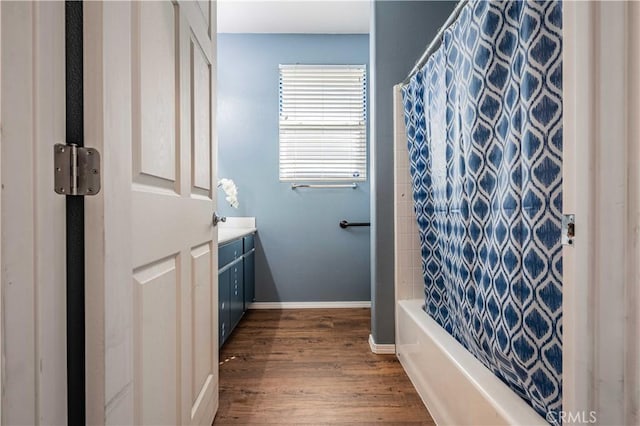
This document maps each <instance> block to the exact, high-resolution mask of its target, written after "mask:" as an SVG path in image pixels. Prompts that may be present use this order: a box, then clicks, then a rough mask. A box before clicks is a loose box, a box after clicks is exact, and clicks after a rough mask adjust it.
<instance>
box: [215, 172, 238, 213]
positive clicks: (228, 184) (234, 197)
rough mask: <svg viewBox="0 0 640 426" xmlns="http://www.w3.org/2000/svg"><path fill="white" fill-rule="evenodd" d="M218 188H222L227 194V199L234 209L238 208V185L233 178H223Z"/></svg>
mask: <svg viewBox="0 0 640 426" xmlns="http://www.w3.org/2000/svg"><path fill="white" fill-rule="evenodd" d="M218 188H222V190H223V191H224V193H225V194H226V197H225V200H227V203H229V205H230V206H231V207H233V208H234V209H237V208H238V206H239V205H240V203H238V187H237V186H236V184H235V183H234V182H233V180H231V179H226V178H222V179H220V180H219V181H218Z"/></svg>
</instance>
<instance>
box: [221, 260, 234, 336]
mask: <svg viewBox="0 0 640 426" xmlns="http://www.w3.org/2000/svg"><path fill="white" fill-rule="evenodd" d="M230 277H231V272H230V271H229V269H227V270H226V271H223V272H220V273H218V346H219V347H222V344H223V343H224V342H225V340H227V337H228V336H229V333H230V332H231V327H230V316H229V302H230V293H229V282H230V281H231V280H230Z"/></svg>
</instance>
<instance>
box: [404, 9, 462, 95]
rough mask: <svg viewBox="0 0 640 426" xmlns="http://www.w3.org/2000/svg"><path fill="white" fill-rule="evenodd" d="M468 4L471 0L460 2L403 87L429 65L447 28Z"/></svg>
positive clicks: (412, 69) (405, 80)
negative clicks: (422, 68) (425, 65)
mask: <svg viewBox="0 0 640 426" xmlns="http://www.w3.org/2000/svg"><path fill="white" fill-rule="evenodd" d="M468 2H469V0H460V1H459V2H458V4H457V5H456V8H455V9H453V12H451V15H449V17H448V18H447V20H446V21H445V23H444V25H442V26H441V27H440V29H439V30H438V33H437V34H436V36H435V37H434V38H433V40H432V41H431V43H429V45H428V46H427V48H426V49H425V50H424V53H423V54H422V56H420V59H418V62H416V64H415V65H414V66H413V68H411V71H410V72H409V75H407V78H405V79H404V80H403V81H402V85H403V86H404V85H406V84H407V83H408V82H409V80H411V77H413V76H414V75H415V73H417V72H418V71H419V70H420V68H421V67H422V66H423V65H424V64H426V63H427V59H429V57H430V56H431V54H433V52H435V50H436V49H437V48H438V47H439V46H440V44H441V43H442V38H443V37H444V32H445V31H446V30H447V28H449V27H450V26H451V24H453V21H455V20H456V18H457V17H458V16H459V15H460V13H461V12H462V8H463V7H464V6H465V5H466V4H467V3H468Z"/></svg>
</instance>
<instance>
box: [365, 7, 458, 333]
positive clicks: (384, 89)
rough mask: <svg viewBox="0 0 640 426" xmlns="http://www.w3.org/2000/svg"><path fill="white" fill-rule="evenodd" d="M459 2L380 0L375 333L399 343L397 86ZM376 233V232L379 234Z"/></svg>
mask: <svg viewBox="0 0 640 426" xmlns="http://www.w3.org/2000/svg"><path fill="white" fill-rule="evenodd" d="M455 5H456V2H450V1H449V2H447V1H376V2H375V3H374V5H373V20H372V28H371V34H370V36H371V64H372V66H371V67H372V79H371V80H372V81H371V88H372V90H371V104H372V105H373V107H372V111H371V115H372V118H373V121H372V123H375V124H374V125H373V126H372V128H371V146H372V148H371V163H372V164H374V165H375V166H374V167H372V168H375V175H373V176H372V182H373V185H372V187H373V188H374V192H373V193H372V196H371V216H372V219H373V220H372V228H371V232H372V234H371V235H372V245H371V260H372V262H371V268H372V269H371V276H372V280H371V287H372V288H371V301H372V312H371V334H372V336H373V339H374V341H375V342H376V343H379V344H388V343H394V340H395V336H394V335H395V331H394V322H393V320H392V318H394V307H395V306H394V304H395V302H394V299H395V297H394V265H393V257H394V250H393V239H394V235H393V202H394V201H393V86H394V85H396V84H398V83H400V82H401V81H402V80H404V78H405V77H406V76H407V73H408V72H409V71H410V70H411V68H413V65H414V64H415V62H416V61H417V60H418V58H419V57H420V56H421V55H422V52H423V51H424V49H425V47H426V46H427V45H428V44H429V43H430V42H431V40H433V38H434V37H435V35H436V33H437V32H438V29H439V28H440V27H441V26H442V25H443V24H444V22H445V21H446V20H447V18H448V17H449V15H450V14H451V12H452V11H453V9H454V8H455ZM374 236H375V237H374Z"/></svg>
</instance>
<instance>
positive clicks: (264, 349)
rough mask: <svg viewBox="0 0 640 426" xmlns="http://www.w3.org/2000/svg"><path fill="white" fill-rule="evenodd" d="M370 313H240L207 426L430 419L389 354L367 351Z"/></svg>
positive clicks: (420, 421) (426, 422) (222, 358)
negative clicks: (216, 403)
mask: <svg viewBox="0 0 640 426" xmlns="http://www.w3.org/2000/svg"><path fill="white" fill-rule="evenodd" d="M369 327H370V310H369V309H291V310H255V311H254V310H252V311H249V312H247V314H246V315H245V317H244V318H243V320H242V321H241V323H240V324H239V325H238V327H237V329H236V330H235V331H234V332H233V335H232V336H231V337H230V339H229V340H228V341H227V343H226V344H225V345H224V347H223V348H222V352H221V353H220V361H221V365H220V408H219V409H218V414H217V415H216V418H215V421H214V424H216V425H217V424H230V423H233V424H243V425H249V424H255V425H261V424H284V423H287V424H313V425H320V424H372V423H378V424H423V425H433V424H434V422H433V420H432V419H431V417H430V416H429V413H428V412H427V410H426V409H425V407H424V405H423V404H422V401H421V400H420V397H419V396H418V394H417V393H416V391H415V389H414V388H413V385H412V384H411V382H410V381H409V379H408V377H407V376H406V374H405V373H404V370H403V369H402V367H401V366H400V363H399V362H398V360H397V359H396V357H395V355H375V354H373V353H371V351H370V350H369V344H368V341H367V339H368V337H369Z"/></svg>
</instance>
